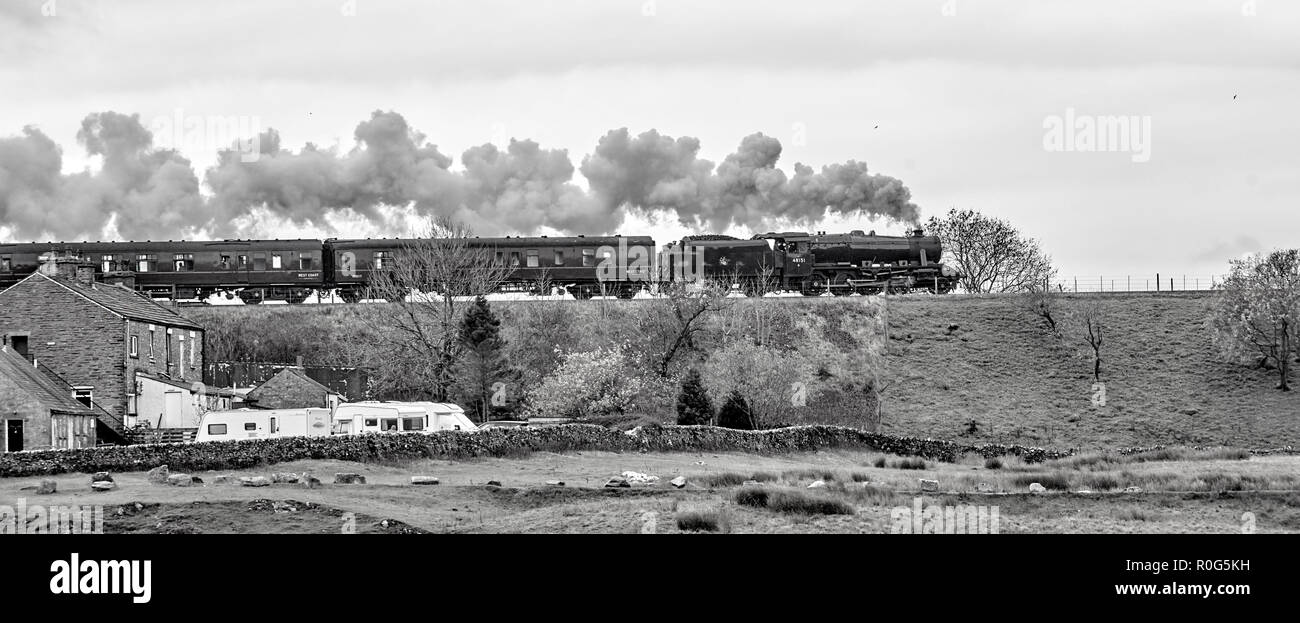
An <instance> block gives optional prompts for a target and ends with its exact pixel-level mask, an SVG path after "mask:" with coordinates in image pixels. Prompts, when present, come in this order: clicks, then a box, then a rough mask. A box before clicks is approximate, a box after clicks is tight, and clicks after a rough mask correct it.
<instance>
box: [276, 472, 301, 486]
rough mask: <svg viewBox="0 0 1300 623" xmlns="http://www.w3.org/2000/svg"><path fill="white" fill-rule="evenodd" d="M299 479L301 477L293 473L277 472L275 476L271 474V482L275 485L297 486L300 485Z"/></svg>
mask: <svg viewBox="0 0 1300 623" xmlns="http://www.w3.org/2000/svg"><path fill="white" fill-rule="evenodd" d="M299 479H300V476H298V474H294V473H292V472H290V473H281V472H276V473H274V474H271V482H274V483H286V484H291V485H295V484H298V480H299Z"/></svg>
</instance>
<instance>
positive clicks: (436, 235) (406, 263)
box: [363, 218, 513, 402]
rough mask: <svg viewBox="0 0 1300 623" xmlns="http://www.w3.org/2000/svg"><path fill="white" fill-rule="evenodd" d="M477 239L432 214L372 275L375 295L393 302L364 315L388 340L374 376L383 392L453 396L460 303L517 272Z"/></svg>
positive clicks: (460, 344)
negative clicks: (431, 217) (513, 271)
mask: <svg viewBox="0 0 1300 623" xmlns="http://www.w3.org/2000/svg"><path fill="white" fill-rule="evenodd" d="M472 238H473V236H472V232H471V230H470V229H469V228H468V227H466V226H465V225H463V224H460V223H457V222H455V221H453V220H451V219H447V218H437V219H431V220H430V221H429V222H428V224H427V226H426V227H425V228H424V230H423V231H421V232H420V233H419V234H418V235H417V236H415V237H414V238H413V239H411V240H409V241H407V242H406V243H405V244H404V245H403V247H402V248H401V249H400V250H399V251H398V252H397V253H395V254H394V258H393V261H392V262H391V263H390V264H389V265H388V266H385V267H384V268H382V269H377V270H375V271H373V272H372V273H371V275H370V283H369V287H370V290H371V297H372V298H383V299H387V300H388V301H390V302H389V304H387V305H376V306H373V311H372V309H371V308H367V309H366V313H364V314H363V317H364V318H366V319H367V321H368V322H371V323H373V324H374V325H375V329H376V331H375V333H376V334H377V335H378V336H379V340H380V341H381V343H380V344H378V346H379V350H380V354H381V355H382V357H383V358H382V360H381V364H380V365H379V366H378V367H377V369H376V375H375V377H374V378H373V380H374V382H375V384H376V389H378V390H379V391H380V392H383V393H389V394H398V395H404V396H418V397H426V398H431V399H433V400H435V401H439V402H444V401H446V400H447V399H448V394H449V392H450V390H451V387H452V385H453V384H454V383H455V367H456V362H457V361H458V360H459V358H460V355H461V353H462V350H463V348H464V345H463V342H462V341H461V339H460V320H461V318H460V311H459V309H458V307H459V306H460V304H461V303H462V301H463V300H464V299H465V298H467V297H475V296H479V295H484V294H488V293H490V292H492V291H494V290H496V289H497V287H498V286H499V285H500V284H501V283H502V282H503V281H505V280H506V278H507V277H509V276H510V274H511V272H512V270H513V269H512V268H511V267H509V266H506V265H504V264H502V263H499V262H497V261H495V259H494V249H492V248H490V247H484V246H478V245H474V244H472V242H471V241H472Z"/></svg>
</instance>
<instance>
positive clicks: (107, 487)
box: [90, 480, 117, 491]
mask: <svg viewBox="0 0 1300 623" xmlns="http://www.w3.org/2000/svg"><path fill="white" fill-rule="evenodd" d="M90 488H91V489H92V490H94V491H112V490H113V489H116V488H117V483H114V482H113V481H111V480H98V481H95V482H92V483H90Z"/></svg>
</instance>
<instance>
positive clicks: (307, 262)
mask: <svg viewBox="0 0 1300 623" xmlns="http://www.w3.org/2000/svg"><path fill="white" fill-rule="evenodd" d="M315 261H316V258H314V257H312V254H311V253H303V254H302V255H299V256H298V270H311V269H312V268H313V266H312V264H313V263H314V262H315Z"/></svg>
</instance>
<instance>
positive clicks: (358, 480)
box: [334, 472, 366, 485]
mask: <svg viewBox="0 0 1300 623" xmlns="http://www.w3.org/2000/svg"><path fill="white" fill-rule="evenodd" d="M334 484H336V485H364V484H366V477H365V476H362V475H361V474H352V473H342V472H341V473H338V474H334Z"/></svg>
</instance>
